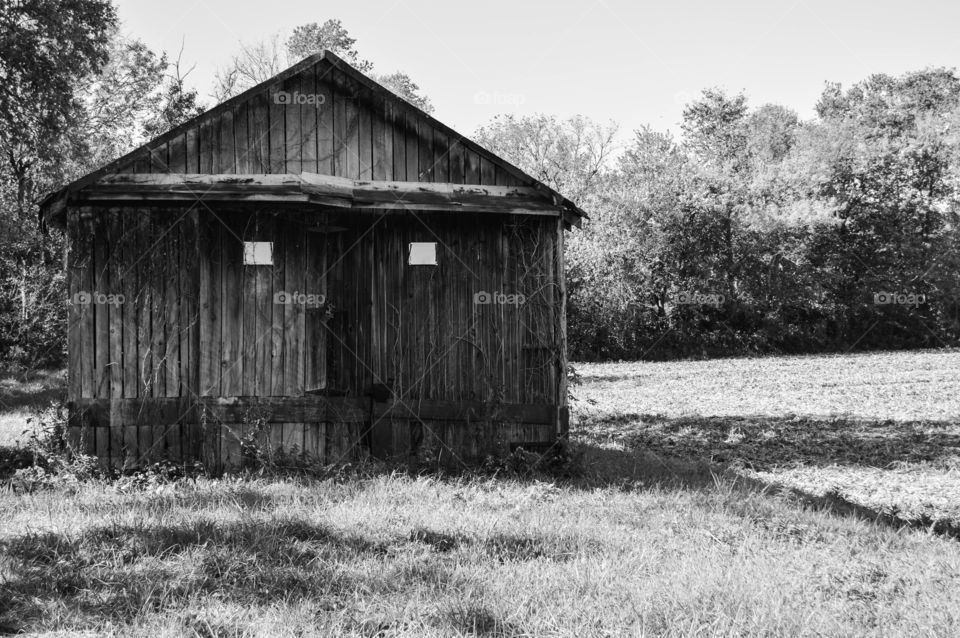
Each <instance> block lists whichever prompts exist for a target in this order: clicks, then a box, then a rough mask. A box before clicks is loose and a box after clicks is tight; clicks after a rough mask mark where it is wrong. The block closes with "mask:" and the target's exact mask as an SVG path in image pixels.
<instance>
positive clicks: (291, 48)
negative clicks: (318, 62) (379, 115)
mask: <svg viewBox="0 0 960 638" xmlns="http://www.w3.org/2000/svg"><path fill="white" fill-rule="evenodd" d="M356 42H357V40H356V38H351V37H350V34H349V33H348V32H347V29H346V28H345V27H344V26H343V24H342V23H341V22H340V20H327V21H326V22H324V23H323V24H317V23H316V22H311V23H309V24H302V25H300V26H299V27H296V28H295V29H294V30H293V33H291V34H290V37H289V38H287V55H288V61H289V62H291V63H294V62H297V61H298V60H302V59H303V58H306V57H310V56H311V55H314V54H316V53H320V52H321V51H323V50H324V49H326V50H328V51H331V52H332V53H335V54H336V55H338V56H339V57H341V58H343V59H344V60H346V61H347V62H349V63H350V66H352V67H354V68H355V69H357V70H358V71H360V72H361V73H369V72H370V71H372V70H373V63H372V62H369V61H367V60H362V59H361V58H360V54H359V53H357V50H356V47H355V46H354V45H355V44H356Z"/></svg>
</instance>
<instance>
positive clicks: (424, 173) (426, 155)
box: [417, 123, 437, 182]
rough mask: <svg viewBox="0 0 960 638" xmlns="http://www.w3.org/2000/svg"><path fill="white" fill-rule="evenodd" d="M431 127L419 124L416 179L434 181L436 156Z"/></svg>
mask: <svg viewBox="0 0 960 638" xmlns="http://www.w3.org/2000/svg"><path fill="white" fill-rule="evenodd" d="M433 136H434V131H433V127H431V126H428V125H424V124H423V123H421V125H420V137H419V140H418V141H419V150H420V160H419V161H420V171H419V172H418V174H417V181H420V182H435V181H437V180H436V179H435V177H434V175H435V171H436V157H435V155H434V152H433V148H434V137H433Z"/></svg>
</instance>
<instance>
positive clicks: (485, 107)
mask: <svg viewBox="0 0 960 638" xmlns="http://www.w3.org/2000/svg"><path fill="white" fill-rule="evenodd" d="M117 5H118V8H119V14H120V18H121V20H122V27H123V31H124V33H125V34H126V35H129V36H133V37H136V38H139V39H141V40H143V41H144V42H145V43H146V44H147V45H149V46H150V47H151V48H153V49H154V50H158V51H159V50H166V51H168V52H170V53H172V54H173V55H174V57H175V56H176V53H177V52H178V51H179V50H180V47H181V43H183V58H182V59H183V62H184V64H185V66H187V67H189V66H190V65H193V64H196V68H195V69H194V70H193V72H192V73H191V75H190V76H189V78H188V79H189V82H188V83H191V84H193V86H195V87H196V88H197V89H198V90H199V91H200V93H201V94H202V95H203V96H205V97H206V98H207V103H208V104H211V103H212V100H211V99H210V98H209V95H210V94H211V92H212V89H211V87H212V86H213V77H214V73H215V71H216V69H217V68H218V67H222V66H223V65H225V64H226V63H227V62H228V61H229V59H230V57H231V55H232V54H233V53H235V52H236V51H238V50H239V45H240V43H241V42H247V43H249V42H255V41H258V40H263V39H265V38H267V37H268V36H270V35H272V34H276V33H281V34H284V35H285V34H287V33H289V32H290V31H291V30H292V29H293V28H294V27H296V26H297V25H300V24H305V23H309V22H321V23H322V22H324V21H325V20H327V19H329V18H338V19H340V20H341V21H342V22H343V25H344V26H345V27H346V28H347V30H348V31H349V33H350V34H351V36H352V37H354V38H356V40H357V42H356V48H357V50H358V51H359V52H360V54H361V57H363V58H365V59H368V60H370V61H371V62H373V63H374V65H375V69H374V70H375V71H376V72H380V73H390V72H393V71H396V70H402V71H404V72H406V73H407V74H408V75H410V76H411V78H413V80H414V81H415V82H417V83H418V84H419V85H420V88H421V91H422V92H423V93H424V94H425V95H427V96H429V97H430V99H431V100H432V102H433V105H434V107H435V111H434V116H435V117H437V119H439V120H440V121H442V122H444V123H445V124H447V125H449V126H451V127H452V128H453V129H454V130H457V131H459V132H460V133H463V134H465V135H470V134H471V133H472V132H473V131H475V130H476V128H477V127H478V126H480V125H482V124H484V123H485V122H488V121H489V120H490V119H492V118H493V117H494V116H496V115H497V114H499V113H517V114H520V115H526V114H532V113H548V114H552V115H556V116H559V117H569V116H572V115H576V114H580V115H585V116H588V117H590V118H592V119H594V120H597V121H600V122H608V121H610V120H612V121H614V122H617V123H618V124H619V125H620V130H621V135H620V139H621V141H622V142H625V141H626V140H627V139H628V138H629V137H630V135H631V132H632V131H633V130H636V129H638V128H640V127H642V126H645V125H649V126H651V127H652V128H653V129H656V130H669V131H672V132H674V133H678V132H679V124H680V120H681V115H682V112H683V105H684V104H685V103H687V102H688V101H689V100H690V99H692V98H694V97H696V96H697V95H698V94H699V93H700V91H702V90H703V89H705V88H709V87H721V88H724V89H726V90H728V91H730V92H738V91H744V92H745V93H746V94H747V96H748V98H749V103H750V104H751V105H752V106H760V105H762V104H766V103H771V102H772V103H777V104H782V105H784V106H787V107H790V108H792V109H793V110H795V111H796V112H797V113H799V115H800V116H801V117H804V118H809V117H812V116H813V114H814V106H815V105H816V102H817V99H818V97H819V95H820V94H821V92H822V91H823V87H824V84H825V83H826V82H828V81H830V82H841V83H842V84H843V85H845V86H849V85H850V84H852V83H854V82H858V81H860V80H862V79H864V78H866V77H867V76H869V75H870V74H873V73H888V74H901V73H904V72H906V71H911V70H919V69H923V68H927V67H936V66H945V67H949V68H955V67H957V66H960V37H957V34H956V25H957V24H958V23H960V22H958V20H960V3H958V2H955V1H954V0H936V1H934V0H913V1H912V2H909V3H905V2H902V1H900V2H895V1H890V0H874V1H864V0H832V1H829V0H786V1H783V2H779V1H777V0H766V1H763V0H728V1H717V0H713V1H705V0H660V1H658V2H649V1H646V0H642V1H641V0H581V1H578V2H573V1H570V0H550V2H542V1H531V0H526V1H524V0H483V1H482V2H471V3H469V4H468V3H462V2H457V1H456V0H448V1H447V2H439V1H436V0H434V1H433V2H430V1H428V0H366V1H364V0H355V1H354V2H351V3H337V4H334V3H330V4H326V3H319V2H315V1H314V2H308V1H302V0H269V1H267V2H242V1H238V0H164V1H163V2H145V1H144V0H117Z"/></svg>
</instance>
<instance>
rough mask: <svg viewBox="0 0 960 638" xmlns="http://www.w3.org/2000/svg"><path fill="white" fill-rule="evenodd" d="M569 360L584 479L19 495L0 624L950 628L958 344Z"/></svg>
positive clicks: (0, 572) (959, 558)
mask: <svg viewBox="0 0 960 638" xmlns="http://www.w3.org/2000/svg"><path fill="white" fill-rule="evenodd" d="M579 369H580V372H581V374H582V376H583V383H582V384H581V385H579V386H576V388H575V394H576V395H577V402H576V410H575V419H574V438H575V439H576V441H577V447H578V449H580V450H581V451H582V452H583V454H584V459H583V464H584V468H585V470H586V475H585V476H584V477H583V478H579V479H576V480H570V481H551V480H549V479H548V478H546V477H541V478H540V479H527V480H520V479H517V478H509V477H502V476H501V477H490V476H472V477H467V476H461V477H440V476H419V477H408V476H404V475H401V474H389V473H379V474H378V473H370V474H366V475H362V476H356V477H353V478H346V477H340V478H330V479H326V480H302V479H301V480H294V479H264V478H249V477H248V478H244V479H224V480H212V479H196V480H181V481H177V482H173V483H168V482H164V481H159V480H135V479H124V480H120V481H116V482H96V481H92V482H87V483H81V484H71V483H66V484H64V485H62V486H60V487H56V488H52V489H41V490H34V491H28V492H25V491H23V490H18V489H16V488H15V487H14V486H13V485H12V484H8V485H7V486H6V487H5V488H3V489H2V491H0V512H2V516H0V632H8V633H13V632H16V631H29V632H37V633H42V632H50V633H55V632H61V633H72V634H76V633H82V632H87V633H89V634H90V635H101V634H119V635H134V634H135V635H151V636H152V635H171V636H172V635H198V636H239V635H286V636H309V635H317V636H328V635H353V636H392V635H428V636H449V635H485V636H529V635H548V636H614V635H616V636H619V635H658V636H660V635H662V636H889V635H909V636H956V635H958V634H960V544H958V541H957V540H956V539H955V538H952V537H951V536H949V529H948V528H938V529H939V533H938V531H936V530H934V529H933V528H934V527H935V525H936V522H937V521H948V520H952V519H951V516H953V511H954V510H952V508H951V507H950V503H949V502H948V503H941V502H940V501H938V500H937V499H938V498H939V497H940V496H942V495H945V494H950V492H948V490H951V489H952V490H954V491H955V490H956V489H957V483H958V482H960V478H958V476H957V467H958V465H957V457H958V453H960V448H958V441H957V437H958V431H957V428H958V422H960V419H958V410H957V401H958V393H957V390H958V387H957V383H958V379H960V375H958V372H960V353H956V352H953V353H950V352H946V353H940V352H927V353H903V354H880V355H863V356H861V355H857V356H847V357H803V358H770V359H761V360H743V359H741V360H725V361H713V362H681V363H670V364H607V365H598V366H593V365H583V366H579ZM898 378H902V379H903V380H904V381H905V383H898V381H897V379H898ZM3 388H4V390H3V391H6V386H3ZM2 396H3V395H2V394H0V397H2ZM877 401H880V405H879V407H878V406H877V405H876V402H877ZM21 405H22V404H21ZM17 409H18V408H17ZM822 485H829V486H830V488H829V489H826V490H824V489H820V488H819V487H817V486H822ZM878 485H880V486H884V485H885V486H886V487H879V488H878V487H877V486H878ZM901 485H907V486H908V487H905V488H904V489H902V490H900V491H897V489H894V488H896V487H898V486H901ZM875 488H876V489H875ZM870 495H873V497H876V498H878V499H879V500H877V502H876V503H874V504H873V507H871V503H872V502H871V501H870V499H869V498H868V497H870ZM911 498H913V499H915V502H914V501H911V500H910V499H911ZM947 500H948V501H949V499H947ZM891 503H892V504H899V505H898V506H897V510H896V511H895V512H894V511H889V512H886V515H885V516H879V517H878V516H877V514H878V513H881V514H883V513H884V512H880V511H879V510H880V509H882V507H887V504H891ZM909 503H914V504H913V505H910V504H909ZM921 505H922V507H923V508H927V509H924V511H927V512H928V513H929V514H930V518H929V520H928V521H927V520H924V519H922V518H920V517H917V516H914V515H913V514H911V512H912V510H911V508H916V507H921ZM888 509H890V508H889V507H888ZM907 523H910V524H907ZM927 523H928V524H927Z"/></svg>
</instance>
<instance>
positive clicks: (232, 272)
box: [220, 215, 244, 397]
mask: <svg viewBox="0 0 960 638" xmlns="http://www.w3.org/2000/svg"><path fill="white" fill-rule="evenodd" d="M223 223H224V224H225V226H224V227H223V240H222V241H221V243H220V250H221V255H222V260H223V268H222V271H221V281H222V286H223V298H222V299H221V322H222V324H223V328H222V329H221V332H222V336H221V342H222V343H223V354H222V356H221V365H220V392H221V394H222V395H223V396H226V397H230V396H240V395H242V394H243V367H244V352H243V302H244V299H243V271H244V265H243V242H242V241H241V240H240V239H239V238H238V237H240V236H242V233H243V224H242V220H241V223H237V219H236V217H234V216H232V215H231V216H225V217H224V219H223Z"/></svg>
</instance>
